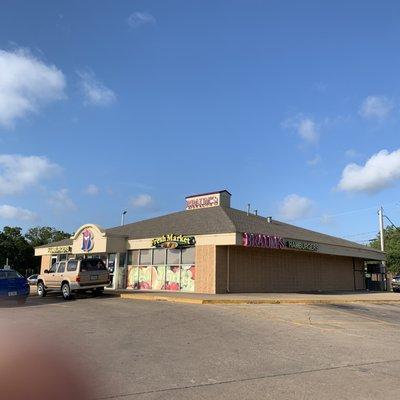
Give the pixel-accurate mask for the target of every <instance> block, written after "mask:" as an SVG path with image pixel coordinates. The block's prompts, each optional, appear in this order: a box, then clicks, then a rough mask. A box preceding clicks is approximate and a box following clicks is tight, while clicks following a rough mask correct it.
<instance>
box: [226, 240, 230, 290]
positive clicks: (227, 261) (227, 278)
mask: <svg viewBox="0 0 400 400" xmlns="http://www.w3.org/2000/svg"><path fill="white" fill-rule="evenodd" d="M227 248H228V251H227V254H226V292H227V293H230V291H231V289H230V287H229V281H230V279H229V248H230V246H227Z"/></svg>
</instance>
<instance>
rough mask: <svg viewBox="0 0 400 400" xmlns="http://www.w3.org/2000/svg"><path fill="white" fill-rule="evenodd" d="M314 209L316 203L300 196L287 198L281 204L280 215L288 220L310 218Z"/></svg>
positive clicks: (291, 195) (294, 195)
mask: <svg viewBox="0 0 400 400" xmlns="http://www.w3.org/2000/svg"><path fill="white" fill-rule="evenodd" d="M313 209H314V202H313V201H312V200H310V199H308V198H307V197H303V196H299V195H298V194H290V195H288V196H286V197H285V198H284V199H283V201H282V202H281V204H280V207H279V213H280V215H281V216H282V217H283V218H285V219H286V220H294V219H299V218H304V217H308V216H309V215H311V213H312V212H313Z"/></svg>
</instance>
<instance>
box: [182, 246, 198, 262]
mask: <svg viewBox="0 0 400 400" xmlns="http://www.w3.org/2000/svg"><path fill="white" fill-rule="evenodd" d="M194 259H195V248H194V247H187V248H185V249H182V264H194Z"/></svg>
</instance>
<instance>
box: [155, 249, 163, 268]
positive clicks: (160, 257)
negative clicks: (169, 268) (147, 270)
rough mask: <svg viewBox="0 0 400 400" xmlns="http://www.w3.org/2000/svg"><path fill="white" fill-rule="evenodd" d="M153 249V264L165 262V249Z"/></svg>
mask: <svg viewBox="0 0 400 400" xmlns="http://www.w3.org/2000/svg"><path fill="white" fill-rule="evenodd" d="M153 251H154V252H153V264H154V265H159V264H165V249H154V250H153Z"/></svg>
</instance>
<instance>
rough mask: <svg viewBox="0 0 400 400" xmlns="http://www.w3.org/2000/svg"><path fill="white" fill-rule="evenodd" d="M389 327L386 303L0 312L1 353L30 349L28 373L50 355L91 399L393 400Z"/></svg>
mask: <svg viewBox="0 0 400 400" xmlns="http://www.w3.org/2000/svg"><path fill="white" fill-rule="evenodd" d="M399 325H400V305H397V304H368V305H365V304H360V303H348V304H320V305H301V304H263V305H254V304H253V305H207V306H205V305H197V304H180V303H171V302H162V301H160V302H147V301H140V300H137V301H135V300H124V299H120V298H116V297H108V296H104V297H101V298H91V297H87V296H79V297H77V298H76V299H75V300H73V301H69V302H65V301H63V300H62V299H61V298H60V297H59V296H55V295H51V296H48V297H47V298H45V299H41V298H37V297H31V298H29V300H28V302H27V304H26V305H24V306H17V305H7V306H2V307H0V333H3V334H4V335H6V340H7V341H8V342H9V343H11V347H12V346H14V347H15V349H16V350H15V351H18V350H17V348H18V346H17V343H20V342H21V340H25V341H27V342H28V343H29V341H31V343H32V346H33V347H34V349H35V352H34V354H35V356H34V357H33V356H32V360H33V361H32V363H33V364H32V365H33V366H32V367H31V370H37V371H41V368H43V366H42V364H41V363H40V356H37V355H38V354H39V353H40V352H42V353H45V352H46V351H47V352H49V353H50V352H51V354H56V353H59V354H60V356H61V359H64V360H66V361H68V362H69V363H70V364H72V365H73V368H74V369H75V370H76V371H78V376H79V377H82V378H84V379H83V383H84V384H85V385H87V386H88V387H90V392H91V395H90V397H91V398H93V399H121V400H122V399H127V400H129V399H209V398H212V399H230V400H232V399H241V400H242V399H299V398H304V399H352V400H354V399H398V398H399V394H398V380H399V377H400V339H399V328H400V326H399ZM7 335H8V337H7ZM23 338H25V339H23ZM13 340H14V341H15V342H16V343H13V342H12V341H13ZM14 347H13V348H14ZM49 349H51V351H50V350H49ZM13 351H14V350H13ZM28 353H29V351H28ZM27 356H29V354H28V355H27ZM35 363H37V365H36V364H35ZM32 374H33V375H34V373H32ZM38 379H39V380H40V379H42V378H38ZM44 398H46V397H44Z"/></svg>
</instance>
